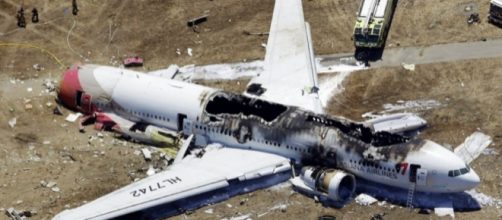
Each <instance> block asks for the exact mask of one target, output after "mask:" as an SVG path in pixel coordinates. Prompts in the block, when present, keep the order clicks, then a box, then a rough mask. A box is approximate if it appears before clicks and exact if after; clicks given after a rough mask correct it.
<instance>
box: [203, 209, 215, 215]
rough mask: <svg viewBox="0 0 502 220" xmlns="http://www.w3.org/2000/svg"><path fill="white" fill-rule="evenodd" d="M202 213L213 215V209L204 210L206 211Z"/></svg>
mask: <svg viewBox="0 0 502 220" xmlns="http://www.w3.org/2000/svg"><path fill="white" fill-rule="evenodd" d="M204 212H205V213H207V214H213V212H214V211H213V209H212V208H211V209H206V210H204Z"/></svg>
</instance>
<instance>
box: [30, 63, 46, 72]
mask: <svg viewBox="0 0 502 220" xmlns="http://www.w3.org/2000/svg"><path fill="white" fill-rule="evenodd" d="M33 69H35V70H36V71H41V70H44V69H45V68H44V67H42V66H41V65H40V64H38V63H36V64H33Z"/></svg>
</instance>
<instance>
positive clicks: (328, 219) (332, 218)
mask: <svg viewBox="0 0 502 220" xmlns="http://www.w3.org/2000/svg"><path fill="white" fill-rule="evenodd" d="M318 219H319V220H336V217H335V216H332V215H322V216H319V218H318Z"/></svg>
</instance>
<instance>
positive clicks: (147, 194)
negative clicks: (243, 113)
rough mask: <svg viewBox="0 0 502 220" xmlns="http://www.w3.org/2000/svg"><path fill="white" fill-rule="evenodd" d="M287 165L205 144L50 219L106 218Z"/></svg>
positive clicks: (276, 159) (264, 155)
mask: <svg viewBox="0 0 502 220" xmlns="http://www.w3.org/2000/svg"><path fill="white" fill-rule="evenodd" d="M289 169H290V165H289V160H288V159H286V158H284V157H281V156H277V155H272V154H268V153H262V152H256V151H248V150H240V149H231V148H224V147H217V146H208V147H207V148H206V152H205V153H204V155H203V156H202V157H197V156H194V155H189V156H187V157H185V158H184V159H183V160H182V161H181V162H179V163H177V164H175V165H173V166H171V167H170V168H169V169H168V170H166V171H163V172H160V173H158V174H155V175H153V176H150V177H147V178H145V179H143V180H140V181H137V182H134V183H132V184H130V185H128V186H125V187H123V188H121V189H119V190H117V191H115V192H112V193H110V194H108V195H105V196H103V197H101V198H98V199H96V200H94V201H92V202H90V203H87V204H85V205H83V206H81V207H78V208H75V209H71V210H65V211H63V212H61V213H60V214H58V215H57V216H56V217H54V219H109V218H114V217H118V216H122V215H125V214H128V213H132V212H135V211H139V210H143V209H147V208H151V207H155V206H158V205H161V204H166V203H170V202H174V201H177V200H181V199H185V198H188V197H190V196H195V195H200V194H202V193H206V192H211V191H214V190H217V189H221V188H225V187H228V186H229V184H230V183H229V182H230V181H232V180H239V181H244V180H249V179H253V178H257V177H262V176H266V175H272V174H276V173H279V172H283V171H286V170H289Z"/></svg>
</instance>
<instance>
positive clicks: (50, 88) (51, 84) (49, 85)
mask: <svg viewBox="0 0 502 220" xmlns="http://www.w3.org/2000/svg"><path fill="white" fill-rule="evenodd" d="M55 84H56V81H52V80H50V79H45V80H44V83H43V84H42V85H43V86H44V87H45V89H46V92H47V93H49V92H54V91H56V86H55Z"/></svg>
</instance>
